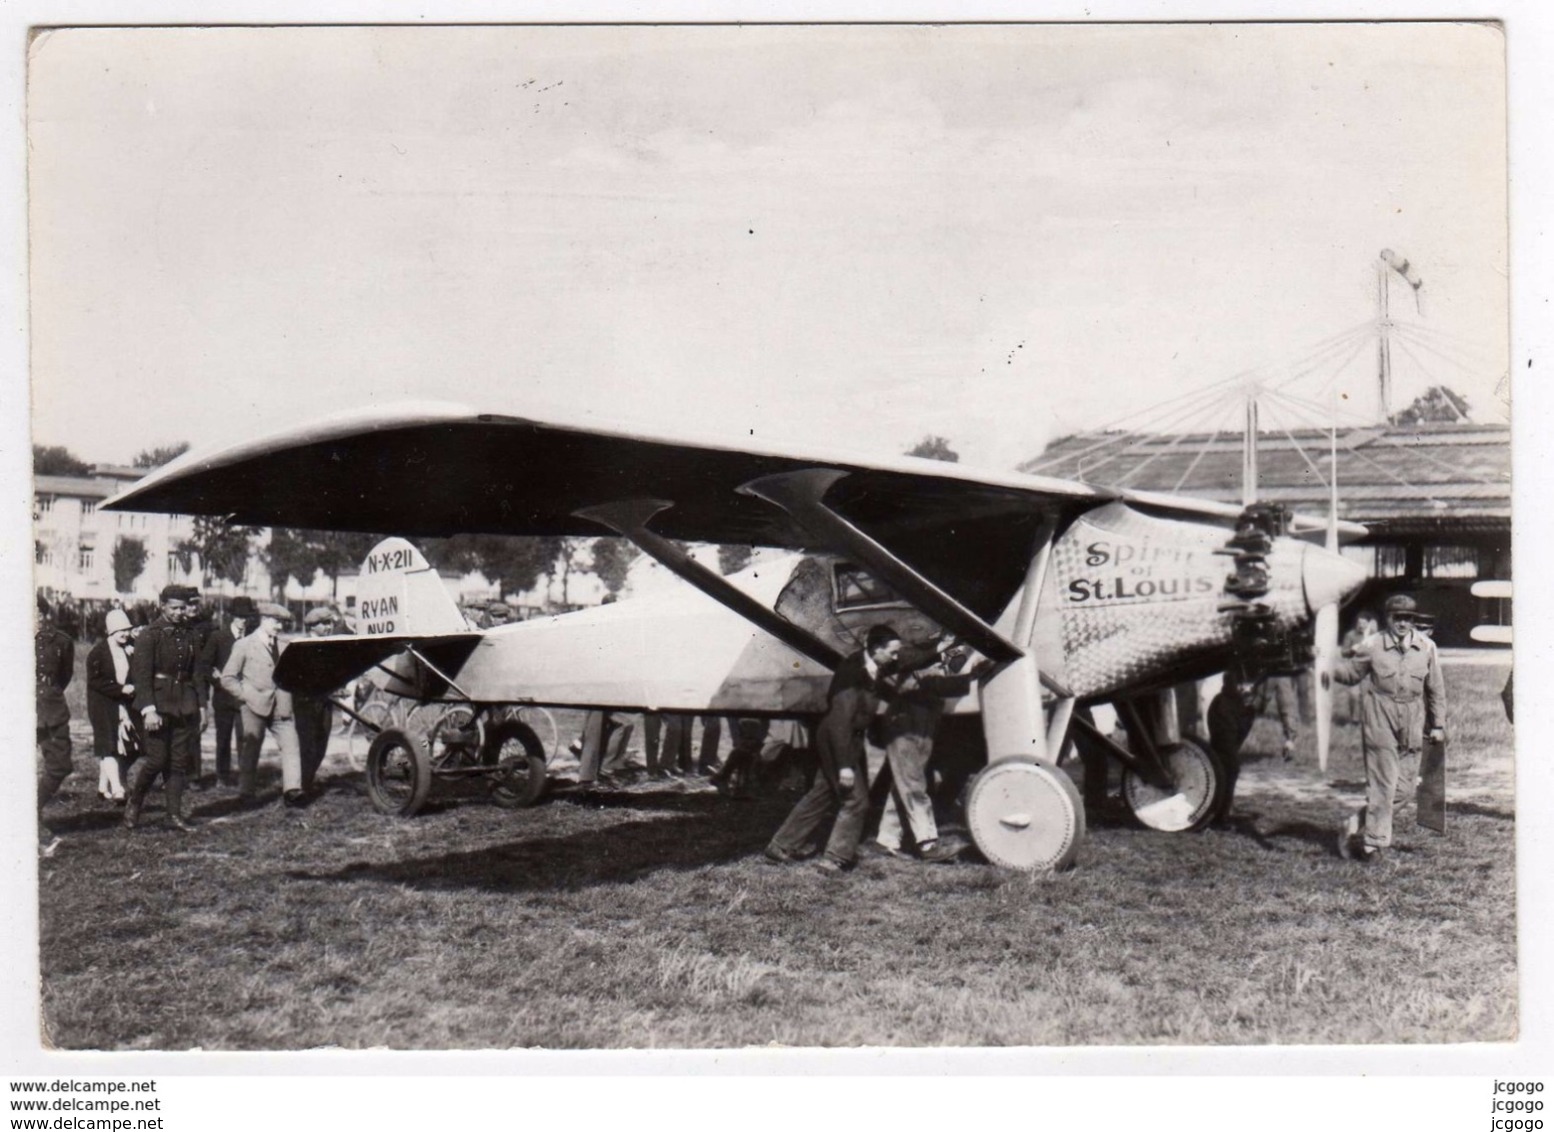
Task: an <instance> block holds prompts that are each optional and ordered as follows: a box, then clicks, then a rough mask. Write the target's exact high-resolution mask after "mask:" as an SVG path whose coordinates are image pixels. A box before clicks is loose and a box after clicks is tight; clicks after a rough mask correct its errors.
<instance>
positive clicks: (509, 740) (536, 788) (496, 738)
mask: <svg viewBox="0 0 1554 1132" xmlns="http://www.w3.org/2000/svg"><path fill="white" fill-rule="evenodd" d="M480 761H481V763H482V764H483V765H485V766H488V767H493V768H498V769H497V773H496V774H495V775H494V777H493V779H492V782H491V801H492V802H494V803H496V804H497V805H498V806H501V807H502V808H503V809H508V810H517V809H522V808H524V807H526V806H532V805H534V804H535V803H536V802H538V801H539V800H540V798H541V797H542V796H543V795H544V793H545V748H544V747H542V746H541V745H540V740H539V736H537V735H535V734H534V732H533V730H532V729H530V727H529V725H528V724H527V723H524V722H523V721H522V720H518V719H504V720H502V721H501V722H499V723H497V724H495V725H494V726H492V727H491V728H489V729H488V730H487V732H486V744H485V747H484V748H483V749H482V751H481V754H480Z"/></svg>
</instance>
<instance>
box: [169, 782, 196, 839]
mask: <svg viewBox="0 0 1554 1132" xmlns="http://www.w3.org/2000/svg"><path fill="white" fill-rule="evenodd" d="M183 786H184V776H183V775H181V774H179V773H177V772H176V771H174V772H173V773H172V774H169V775H168V776H167V824H168V825H170V826H172V827H173V828H174V829H176V830H178V831H179V832H180V833H193V832H194V829H195V826H194V823H193V822H192V821H190V820H189V819H188V818H187V817H185V816H184V812H183Z"/></svg>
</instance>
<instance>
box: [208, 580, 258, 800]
mask: <svg viewBox="0 0 1554 1132" xmlns="http://www.w3.org/2000/svg"><path fill="white" fill-rule="evenodd" d="M257 620H258V617H257V615H256V614H255V613H254V602H253V599H252V598H250V597H242V596H239V597H235V598H233V599H232V604H231V605H229V606H228V607H227V620H226V626H225V628H218V629H217V630H216V631H215V632H214V633H212V634H211V635H210V636H209V637H208V638H206V641H205V652H204V655H203V656H201V658H200V664H201V667H202V668H203V669H204V671H205V683H206V685H207V686H208V687H209V688H210V707H211V716H212V718H213V719H215V721H216V781H217V782H219V783H220V784H221V785H222V786H234V785H236V784H237V778H236V776H235V775H234V774H233V773H232V736H233V734H234V733H236V732H237V723H238V702H237V701H236V700H234V699H233V698H232V693H230V692H228V691H227V690H226V689H225V688H223V687H222V686H221V670H222V669H223V668H225V667H226V666H227V661H228V660H229V659H230V658H231V656H232V646H233V645H234V644H236V643H237V642H238V641H240V640H242V639H243V638H244V637H246V636H247V635H248V633H249V631H250V630H251V629H252V628H253V627H254V623H255V622H256V621H257Z"/></svg>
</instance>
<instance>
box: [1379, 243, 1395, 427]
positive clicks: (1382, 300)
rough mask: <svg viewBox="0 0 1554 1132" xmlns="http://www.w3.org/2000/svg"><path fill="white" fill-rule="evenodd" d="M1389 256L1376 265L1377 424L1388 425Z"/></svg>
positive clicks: (1390, 371)
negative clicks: (1378, 417)
mask: <svg viewBox="0 0 1554 1132" xmlns="http://www.w3.org/2000/svg"><path fill="white" fill-rule="evenodd" d="M1387 255H1388V253H1387V252H1383V253H1382V259H1381V262H1380V263H1378V264H1377V265H1376V309H1377V313H1378V319H1377V323H1376V370H1377V373H1376V379H1377V385H1376V399H1377V409H1378V412H1379V415H1380V418H1381V419H1380V420H1378V421H1377V422H1376V423H1377V424H1386V423H1387V422H1388V421H1390V420H1391V419H1392V343H1391V331H1392V317H1391V310H1390V306H1389V303H1388V301H1387V300H1388V293H1387V277H1388V276H1389V274H1390V273H1391V267H1390V265H1389V264H1388V263H1387V262H1386V260H1387Z"/></svg>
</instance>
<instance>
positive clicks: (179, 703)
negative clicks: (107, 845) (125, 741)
mask: <svg viewBox="0 0 1554 1132" xmlns="http://www.w3.org/2000/svg"><path fill="white" fill-rule="evenodd" d="M161 599H162V612H161V616H159V617H158V618H157V619H156V620H155V621H153V622H152V623H151V624H150V625H148V626H147V627H146V630H145V632H143V633H141V634H140V636H139V637H138V638H136V639H135V653H134V655H133V656H132V657H131V658H130V683H131V684H133V685H134V686H135V700H134V709H135V712H136V714H137V715H138V716H139V717H140V731H141V746H142V747H143V748H144V750H145V758H143V759H141V760H139V762H138V763H137V765H136V768H135V770H134V771H132V772H131V774H130V783H129V792H128V797H127V798H126V799H125V807H124V827H125V828H126V829H134V828H135V827H136V826H137V825H139V823H140V811H141V807H142V806H143V805H144V804H145V801H146V795H147V793H149V792H150V790H151V784H152V782H153V781H154V780H155V779H156V777H157V775H159V774H160V775H164V776H165V778H166V788H167V821H168V824H169V825H171V826H172V827H173V828H174V829H176V830H178V831H179V832H181V833H191V832H193V830H194V828H195V827H194V824H193V823H192V822H190V821H189V819H188V817H187V816H186V815H185V814H184V812H183V792H184V786H185V784H186V783H187V781H188V775H189V772H190V771H191V770H192V769H193V768H194V767H196V766H198V765H199V742H200V728H201V723H202V720H201V717H200V704H201V702H202V701H203V700H204V699H205V686H204V678H203V676H202V674H201V672H200V638H199V635H198V633H197V631H196V630H195V628H194V626H193V625H192V624H191V623H190V616H191V611H192V610H196V609H198V608H199V604H198V603H199V592H198V591H197V590H195V589H194V588H193V587H192V586H175V585H172V586H164V587H163V588H162V594H161Z"/></svg>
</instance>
